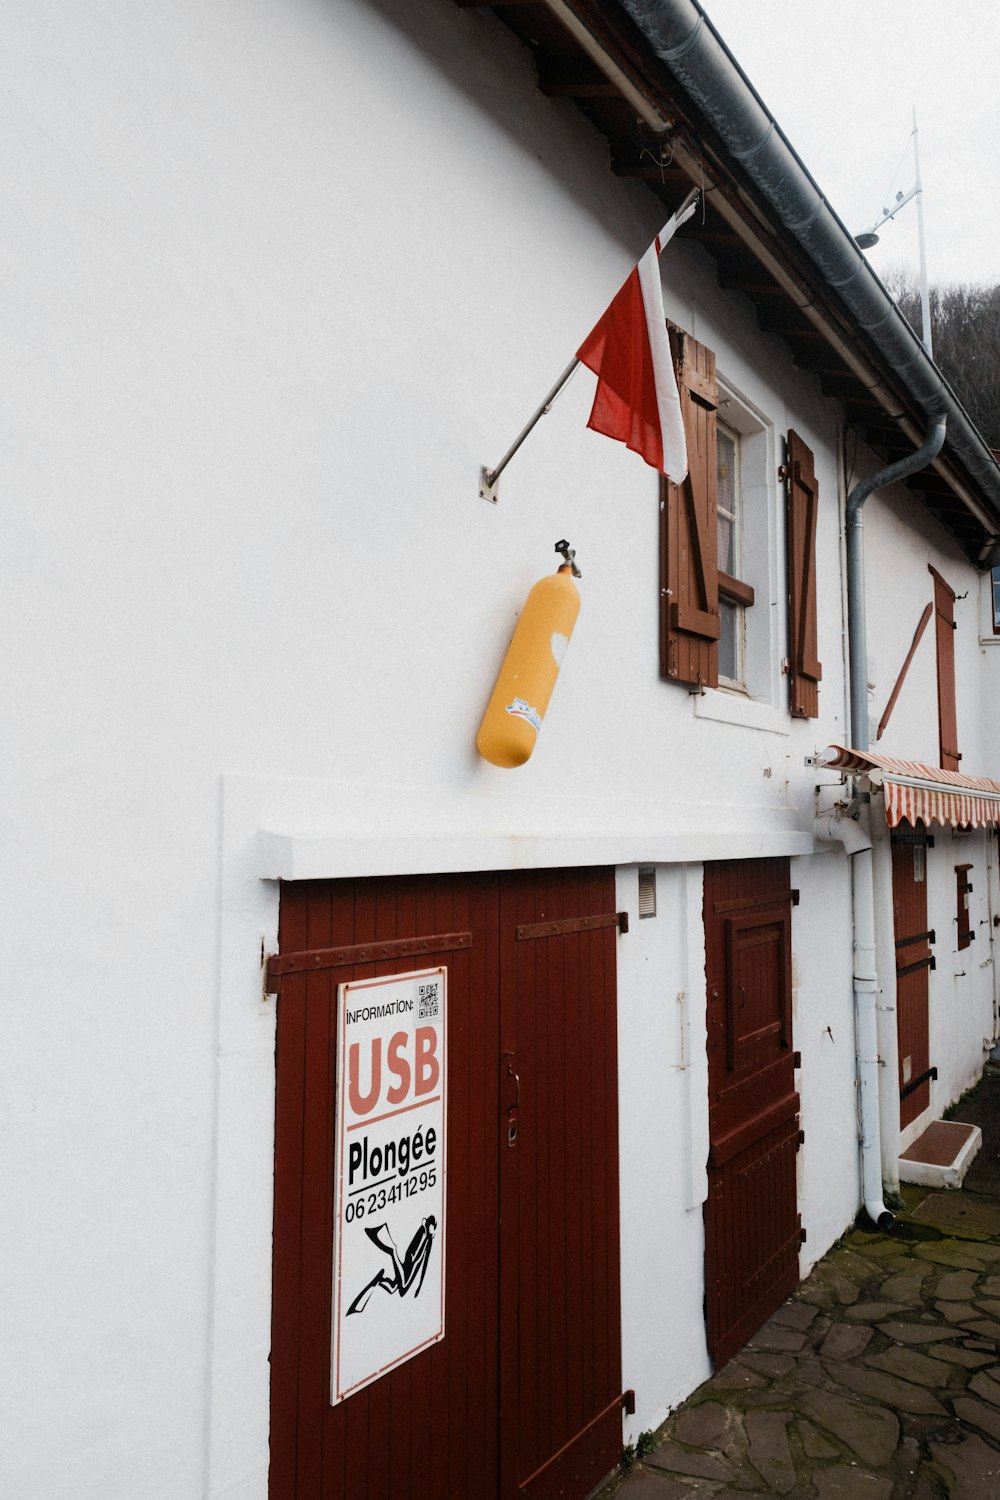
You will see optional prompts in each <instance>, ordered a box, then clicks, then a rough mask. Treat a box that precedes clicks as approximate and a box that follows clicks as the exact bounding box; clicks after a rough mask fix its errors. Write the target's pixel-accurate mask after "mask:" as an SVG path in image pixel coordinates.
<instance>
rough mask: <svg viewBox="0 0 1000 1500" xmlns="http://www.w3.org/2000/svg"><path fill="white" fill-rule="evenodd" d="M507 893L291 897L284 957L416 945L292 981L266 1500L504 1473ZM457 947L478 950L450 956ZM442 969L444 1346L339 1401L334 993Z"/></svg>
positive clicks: (466, 1485) (419, 882)
mask: <svg viewBox="0 0 1000 1500" xmlns="http://www.w3.org/2000/svg"><path fill="white" fill-rule="evenodd" d="M497 911H498V886H497V879H496V876H482V875H468V876H463V877H462V878H461V879H460V880H456V879H455V878H454V877H436V876H435V877H432V876H424V877H414V878H410V879H404V878H401V879H395V880H377V881H376V880H358V881H336V882H330V881H326V882H315V883H312V882H307V883H298V884H294V885H286V886H284V887H283V889H282V896H281V916H280V949H281V953H282V954H290V953H296V952H305V951H308V952H310V953H315V951H316V950H324V949H340V950H343V949H345V948H347V949H350V948H351V947H356V946H357V945H367V944H374V943H380V944H387V943H393V942H395V943H397V944H400V943H401V944H405V941H406V940H408V939H411V940H412V939H416V940H419V944H418V945H417V951H416V952H413V951H412V947H411V951H407V952H402V953H400V954H399V955H398V956H397V957H391V958H382V959H379V960H377V961H374V962H373V961H365V960H361V959H356V961H354V962H345V961H342V962H339V963H336V964H333V965H329V966H326V967H319V966H317V967H315V968H313V969H312V971H311V972H305V973H293V974H290V975H286V976H284V977H283V978H282V980H281V989H280V994H279V997H278V1037H277V1054H278V1076H277V1101H276V1121H275V1127H276V1140H275V1200H274V1291H273V1317H272V1348H271V1390H272V1410H271V1480H270V1495H271V1500H342V1497H348V1496H349V1497H350V1500H441V1497H443V1496H451V1495H455V1496H466V1495H468V1496H473V1495H476V1496H478V1495H482V1496H490V1495H493V1494H495V1493H496V1474H497V1415H496V1414H497V1403H498V1388H497V1354H498V1342H497V1298H498V1291H497V1282H498V1274H499V1265H498V1245H497V1233H496V1206H497V1190H498V1187H497V1118H498V1107H499V1075H498V1068H497V1035H498V1026H499V1017H498V1011H499V984H498V977H499V973H498V963H497V934H498V928H497ZM445 937H449V938H450V939H451V940H452V941H454V940H455V939H463V940H465V941H466V946H463V947H458V948H454V947H450V946H448V945H447V944H445V943H443V941H442V940H443V939H444V938H445ZM436 964H444V965H447V969H448V984H449V1001H448V1003H449V1016H450V1019H449V1028H448V1038H449V1040H448V1092H449V1104H448V1150H447V1172H448V1177H447V1195H448V1196H447V1210H448V1212H447V1239H446V1256H447V1263H446V1276H445V1285H446V1300H445V1337H444V1338H443V1339H442V1340H441V1342H440V1343H437V1344H434V1345H433V1347H431V1348H429V1349H427V1350H425V1351H424V1352H423V1353H421V1354H419V1355H418V1356H416V1357H415V1358H413V1359H411V1360H409V1361H408V1362H407V1363H406V1364H403V1365H401V1366H400V1367H399V1368H398V1369H395V1370H393V1371H391V1372H390V1373H389V1374H387V1375H385V1376H383V1377H382V1378H381V1379H380V1380H377V1381H376V1382H375V1383H374V1384H372V1385H370V1386H367V1387H366V1388H365V1389H363V1390H360V1391H358V1392H356V1393H355V1394H354V1395H352V1396H351V1397H349V1399H347V1400H346V1401H344V1402H342V1403H341V1404H339V1405H337V1406H331V1405H330V1402H329V1392H330V1323H331V1296H332V1292H331V1288H332V1256H333V1219H332V1214H333V1161H334V1117H335V1103H336V1101H335V1092H336V1088H335V1085H336V1076H337V1071H336V1024H335V1018H336V997H337V985H338V984H340V983H342V982H344V981H346V980H351V979H359V978H364V977H367V976H369V975H376V974H393V973H402V972H406V971H410V970H414V969H421V968H427V967H430V966H432V965H436Z"/></svg>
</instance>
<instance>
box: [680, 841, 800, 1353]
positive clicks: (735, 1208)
mask: <svg viewBox="0 0 1000 1500" xmlns="http://www.w3.org/2000/svg"><path fill="white" fill-rule="evenodd" d="M791 906H792V893H791V889H790V884H789V864H788V860H787V859H761V860H746V861H739V862H737V861H724V862H719V863H714V864H707V865H706V866H705V905H704V911H705V972H706V977H707V980H708V1085H709V1141H710V1148H709V1163H708V1189H709V1190H708V1199H707V1202H706V1204H705V1314H706V1323H707V1330H708V1346H709V1351H710V1353H711V1355H712V1358H713V1361H714V1362H715V1364H716V1366H719V1365H721V1364H724V1363H725V1361H726V1360H727V1359H729V1358H730V1357H731V1356H732V1355H733V1354H735V1353H736V1351H737V1349H739V1348H741V1347H742V1345H743V1344H744V1343H745V1342H746V1340H747V1339H748V1338H749V1337H750V1335H751V1334H752V1333H753V1332H754V1331H755V1330H756V1329H757V1328H759V1327H760V1325H761V1323H763V1322H764V1320H765V1319H766V1318H768V1317H769V1316H770V1314H771V1313H772V1312H774V1310H775V1309H776V1308H777V1307H779V1306H780V1305H781V1303H782V1302H783V1301H784V1300H785V1298H786V1297H787V1296H788V1295H789V1293H790V1292H791V1291H792V1290H793V1289H794V1288H795V1286H796V1285H797V1284H798V1279H799V1243H800V1227H799V1226H800V1220H799V1215H798V1211H797V1205H796V1170H795V1155H796V1151H797V1150H798V1144H799V1133H798V1109H799V1098H798V1095H797V1094H796V1092H795V1084H794V1071H793V1069H794V1062H793V1053H792V987H791Z"/></svg>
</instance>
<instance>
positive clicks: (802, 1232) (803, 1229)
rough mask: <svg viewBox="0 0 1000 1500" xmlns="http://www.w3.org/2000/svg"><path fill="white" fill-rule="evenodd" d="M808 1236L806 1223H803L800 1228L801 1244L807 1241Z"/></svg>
mask: <svg viewBox="0 0 1000 1500" xmlns="http://www.w3.org/2000/svg"><path fill="white" fill-rule="evenodd" d="M806 1238H807V1236H806V1230H805V1225H803V1226H802V1228H801V1229H800V1230H799V1244H800V1245H804V1244H805V1242H806Z"/></svg>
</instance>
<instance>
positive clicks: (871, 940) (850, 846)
mask: <svg viewBox="0 0 1000 1500" xmlns="http://www.w3.org/2000/svg"><path fill="white" fill-rule="evenodd" d="M814 831H815V834H816V837H817V838H818V839H823V840H825V841H827V842H835V843H838V844H843V846H844V848H845V850H846V851H847V854H848V857H849V858H850V861H851V884H852V888H853V896H854V1026H855V1046H856V1051H857V1072H858V1092H859V1100H860V1106H861V1109H860V1113H861V1188H862V1193H863V1195H864V1202H865V1212H866V1213H867V1214H868V1217H869V1218H870V1219H871V1221H872V1223H873V1224H877V1225H878V1227H879V1229H888V1228H889V1226H890V1224H892V1223H893V1216H892V1214H891V1213H890V1212H889V1210H888V1209H887V1208H886V1206H885V1203H884V1202H883V1201H882V1139H881V1133H880V1130H879V1114H878V1097H879V1088H878V1070H879V1051H878V1035H877V1024H876V1010H875V996H876V993H877V991H878V976H877V975H876V972H875V901H874V882H873V879H872V841H871V839H870V838H869V837H868V835H867V833H866V832H865V830H864V829H863V828H861V827H860V826H859V825H858V824H857V823H855V822H854V820H853V819H852V818H841V817H836V816H834V815H833V814H832V813H831V814H827V815H826V816H824V817H820V818H817V819H816V822H815V824H814Z"/></svg>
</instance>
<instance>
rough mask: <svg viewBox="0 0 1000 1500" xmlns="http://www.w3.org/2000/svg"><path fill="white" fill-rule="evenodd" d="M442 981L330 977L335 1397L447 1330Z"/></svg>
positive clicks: (424, 974) (419, 976)
mask: <svg viewBox="0 0 1000 1500" xmlns="http://www.w3.org/2000/svg"><path fill="white" fill-rule="evenodd" d="M447 981H448V971H447V969H445V968H438V969H423V970H420V971H419V972H416V973H413V974H392V975H387V976H385V977H384V978H381V979H359V980H357V981H355V982H353V983H350V984H342V985H339V986H338V990H337V1124H336V1154H335V1163H334V1172H335V1182H334V1200H335V1201H334V1221H333V1222H334V1229H333V1234H334V1244H333V1329H332V1358H331V1367H330V1368H331V1375H330V1401H331V1404H332V1405H334V1406H336V1404H337V1403H338V1402H339V1401H343V1400H344V1399H345V1398H346V1397H347V1396H350V1395H352V1394H353V1393H354V1392H355V1391H357V1390H360V1389H361V1388H362V1386H365V1385H369V1384H370V1383H371V1382H372V1381H373V1380H378V1379H379V1377H380V1376H382V1375H385V1374H387V1373H388V1371H389V1370H393V1369H395V1367H396V1366H397V1365H401V1364H403V1363H404V1361H406V1360H408V1359H411V1358H412V1357H413V1355H415V1354H419V1353H420V1351H421V1350H422V1349H426V1348H427V1347H428V1346H429V1345H431V1344H435V1343H437V1342H438V1340H439V1339H441V1338H443V1337H444V1216H445V1190H444V1187H445V1136H446V1128H447V1118H448V1116H447V1110H446V1085H447V1079H446V1071H447V1067H446V1065H447V1021H446V1014H447V991H448V982H447Z"/></svg>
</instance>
